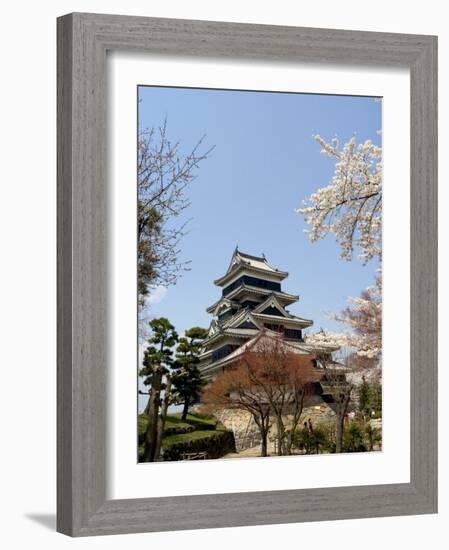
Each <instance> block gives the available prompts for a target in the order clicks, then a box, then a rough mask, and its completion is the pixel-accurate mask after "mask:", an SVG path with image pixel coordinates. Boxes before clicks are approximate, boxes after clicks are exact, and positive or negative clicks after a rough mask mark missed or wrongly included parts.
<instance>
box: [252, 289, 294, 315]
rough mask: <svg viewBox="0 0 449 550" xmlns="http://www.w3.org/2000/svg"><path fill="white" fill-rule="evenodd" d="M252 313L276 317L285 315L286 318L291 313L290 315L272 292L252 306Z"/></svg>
mask: <svg viewBox="0 0 449 550" xmlns="http://www.w3.org/2000/svg"><path fill="white" fill-rule="evenodd" d="M254 313H260V314H262V315H274V316H276V317H286V318H288V319H290V318H291V317H292V315H290V313H289V312H288V311H287V310H286V309H285V308H284V307H283V306H282V305H281V304H280V302H279V300H278V299H277V298H276V296H275V295H274V294H271V295H270V296H268V298H267V299H266V300H265V301H264V302H262V303H261V304H259V305H258V306H257V307H256V308H254Z"/></svg>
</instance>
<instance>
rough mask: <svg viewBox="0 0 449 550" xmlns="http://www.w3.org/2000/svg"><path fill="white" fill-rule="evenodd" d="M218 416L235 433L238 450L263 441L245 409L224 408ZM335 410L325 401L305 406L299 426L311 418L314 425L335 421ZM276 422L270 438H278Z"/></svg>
mask: <svg viewBox="0 0 449 550" xmlns="http://www.w3.org/2000/svg"><path fill="white" fill-rule="evenodd" d="M215 416H216V418H217V419H218V420H219V421H220V422H221V423H222V424H223V425H224V426H225V427H226V428H227V429H228V430H232V432H233V433H234V439H235V445H236V449H237V451H238V452H240V451H243V450H245V449H249V448H252V447H256V446H259V445H260V443H261V438H260V432H259V428H258V427H257V425H256V423H255V421H254V419H253V417H252V415H251V414H250V413H249V412H247V411H244V410H238V409H222V410H221V411H220V412H219V413H216V415H215ZM334 417H335V413H334V411H333V410H332V409H331V408H330V407H328V406H327V405H326V404H325V403H321V404H320V405H313V406H309V407H305V408H304V410H303V412H302V415H301V420H300V422H299V425H298V428H300V427H301V426H302V424H303V423H304V422H308V421H309V419H310V421H311V423H312V425H313V426H317V425H319V424H323V423H326V424H327V423H329V422H332V421H333V418H334ZM291 419H292V417H291V415H286V416H285V417H284V422H285V426H286V428H287V429H288V428H289V426H290V425H291ZM276 432H277V430H276V423H275V421H274V419H271V426H270V431H269V436H268V439H269V440H274V439H275V438H276Z"/></svg>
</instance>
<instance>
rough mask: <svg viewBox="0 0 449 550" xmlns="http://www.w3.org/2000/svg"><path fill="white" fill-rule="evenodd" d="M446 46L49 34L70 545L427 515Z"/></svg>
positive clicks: (150, 30)
mask: <svg viewBox="0 0 449 550" xmlns="http://www.w3.org/2000/svg"><path fill="white" fill-rule="evenodd" d="M436 83H437V39H436V37H432V36H421V35H402V34H386V33H369V32H356V31H344V30H328V29H307V28H296V27H275V26H266V25H246V24H234V23H233V24H231V23H224V22H220V23H218V22H217V23H215V22H209V21H186V20H170V19H153V18H141V17H127V16H117V15H98V14H70V15H67V16H64V17H61V18H59V19H58V530H59V531H60V532H62V533H65V534H68V535H71V536H87V535H100V534H115V533H131V532H142V531H163V530H179V529H198V528H213V527H230V526H243V525H263V524H273V523H289V522H303V521H317V520H331V519H344V518H363V517H376V516H393V515H405V514H424V513H435V512H436V511H437V398H436V395H437V391H436V390H437V356H436V353H437V352H436V350H437V346H436V342H437V306H436V304H437V195H436V193H437V85H436Z"/></svg>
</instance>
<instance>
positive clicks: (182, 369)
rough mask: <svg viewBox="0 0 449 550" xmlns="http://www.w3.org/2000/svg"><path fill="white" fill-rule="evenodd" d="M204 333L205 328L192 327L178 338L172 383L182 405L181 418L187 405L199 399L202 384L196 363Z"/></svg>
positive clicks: (185, 413) (186, 411)
mask: <svg viewBox="0 0 449 550" xmlns="http://www.w3.org/2000/svg"><path fill="white" fill-rule="evenodd" d="M206 335H207V330H206V329H204V328H201V327H193V328H191V329H189V330H186V332H185V335H184V337H182V338H180V339H179V340H178V346H177V348H176V360H175V362H174V364H173V385H174V391H175V395H176V400H177V402H179V403H182V404H183V405H184V407H183V410H182V420H185V419H186V417H187V413H188V411H189V406H190V405H193V404H194V403H196V402H197V401H198V400H199V398H200V396H201V390H202V388H203V386H204V381H203V380H202V378H201V375H200V371H199V368H198V364H199V354H200V351H201V344H202V342H203V340H204V338H205V337H206Z"/></svg>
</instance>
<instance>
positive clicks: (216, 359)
mask: <svg viewBox="0 0 449 550" xmlns="http://www.w3.org/2000/svg"><path fill="white" fill-rule="evenodd" d="M287 277H288V273H287V272H286V271H281V270H279V269H277V268H275V267H273V266H272V265H271V264H270V263H269V262H268V260H267V259H266V258H265V255H262V256H253V255H250V254H246V253H244V252H242V251H240V250H239V249H238V248H236V249H235V251H234V253H233V255H232V258H231V262H230V264H229V267H228V269H227V271H226V273H225V274H224V275H223V276H222V277H220V278H219V279H217V280H215V281H214V283H215V285H217V286H218V287H220V288H221V297H220V298H219V300H217V301H216V302H215V303H214V304H212V305H211V306H209V307H208V308H207V312H208V313H210V314H212V315H213V316H214V319H213V320H212V322H211V324H210V327H209V332H208V335H207V337H206V339H205V341H204V342H203V351H202V354H201V356H200V371H201V375H202V377H203V378H204V379H206V380H210V379H211V378H213V377H214V376H216V375H217V374H218V373H220V372H221V371H223V370H224V369H225V368H226V367H227V366H229V365H231V364H233V363H235V362H236V361H237V360H238V358H239V356H241V355H242V354H243V353H244V352H245V351H246V350H247V349H249V348H251V347H253V346H257V342H258V341H260V339H261V338H274V337H276V336H279V335H282V341H283V343H284V345H285V346H288V348H289V351H292V352H294V353H298V354H304V355H309V356H311V357H312V356H314V357H315V356H316V354H318V353H321V354H323V353H327V354H329V353H331V352H332V351H335V349H337V348H332V347H331V346H324V347H323V346H321V347H320V348H319V349H317V348H316V346H315V347H314V346H311V345H308V344H307V343H306V342H305V341H304V338H303V329H305V328H307V327H310V326H312V324H313V321H311V320H309V319H303V318H302V317H297V316H295V315H292V314H291V313H290V312H289V311H288V309H287V306H289V305H291V304H294V303H296V302H297V301H298V300H299V296H297V295H294V294H289V293H288V292H285V291H283V290H282V288H281V282H282V281H284V280H285V279H286V278H287Z"/></svg>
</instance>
